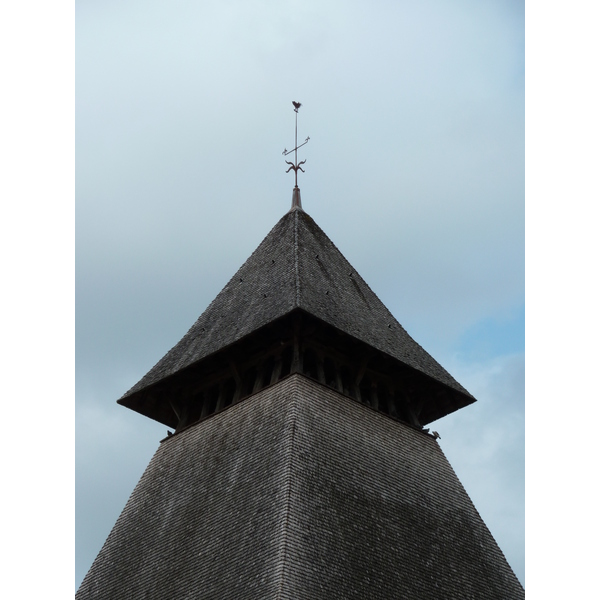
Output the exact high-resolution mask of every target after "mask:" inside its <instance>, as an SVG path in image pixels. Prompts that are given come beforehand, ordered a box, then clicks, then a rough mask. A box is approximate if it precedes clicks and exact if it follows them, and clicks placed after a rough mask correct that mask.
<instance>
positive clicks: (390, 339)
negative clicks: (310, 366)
mask: <svg viewBox="0 0 600 600" xmlns="http://www.w3.org/2000/svg"><path fill="white" fill-rule="evenodd" d="M298 311H301V312H303V313H308V314H309V315H311V316H312V317H315V318H316V319H318V320H319V321H320V322H323V323H324V324H326V325H328V326H331V327H332V328H334V329H335V330H337V331H338V332H341V333H342V334H345V335H346V336H349V337H350V338H353V339H354V340H357V341H358V342H362V343H364V344H365V345H366V346H368V347H370V348H372V349H374V350H376V351H379V352H381V353H384V354H385V355H386V360H387V359H388V358H389V359H392V362H394V360H395V361H398V362H399V363H401V365H402V367H403V368H405V367H409V368H410V370H411V371H416V372H419V373H421V374H422V375H424V376H426V378H427V380H429V381H433V382H434V383H435V382H437V385H438V388H439V387H440V386H441V387H443V388H446V390H448V388H449V389H450V390H451V391H452V392H453V393H452V395H453V397H455V398H461V400H459V401H458V403H457V402H456V401H455V402H454V404H453V406H452V408H451V410H450V409H449V410H444V411H443V413H440V411H436V412H435V415H434V414H433V413H432V419H431V420H433V417H435V418H439V417H440V416H443V414H447V412H451V411H452V410H456V409H457V408H460V406H461V405H462V406H464V405H466V404H470V403H471V402H474V398H473V397H472V396H471V395H470V394H469V393H468V392H467V391H466V390H465V389H464V388H463V387H462V386H461V385H460V384H459V383H458V382H457V381H456V380H455V379H454V378H453V377H452V376H451V375H450V374H449V373H448V372H447V371H446V370H445V369H444V368H443V367H442V366H440V365H439V364H438V363H437V362H436V361H435V360H434V359H433V358H432V357H431V356H430V355H429V354H428V353H427V352H425V350H423V348H421V346H420V345H419V344H417V343H416V342H415V341H414V340H413V339H412V338H411V337H410V336H409V335H408V333H406V331H405V330H404V328H403V327H402V326H401V325H400V323H398V321H397V320H396V319H395V318H394V317H393V316H392V314H391V313H390V312H389V310H388V309H387V308H386V307H385V306H384V305H383V303H382V302H381V301H380V300H379V298H378V297H377V296H376V295H375V293H374V292H373V291H372V290H371V289H370V287H369V286H368V285H367V284H366V283H365V281H364V280H363V279H362V277H360V275H359V274H358V273H357V272H356V271H355V270H354V269H353V267H352V266H351V265H350V263H349V262H348V261H347V260H346V259H345V258H344V256H343V255H342V254H341V252H340V251H339V250H338V249H337V248H336V246H335V245H334V244H333V243H332V242H331V240H330V239H329V238H328V237H327V235H325V233H324V232H323V231H322V230H321V228H320V227H319V226H318V225H317V224H316V223H315V221H314V220H313V219H312V218H311V217H310V216H309V215H308V214H307V213H306V212H304V211H303V210H302V209H301V208H300V207H298V206H297V207H293V208H292V210H290V211H289V212H288V213H286V214H285V215H284V216H283V217H282V218H281V219H280V220H279V222H278V223H277V224H276V225H275V227H273V229H272V230H271V232H270V233H269V234H268V235H267V236H266V237H265V239H264V240H263V241H262V242H261V244H260V245H259V246H258V248H257V249H256V250H255V251H254V252H253V253H252V255H251V256H250V258H248V260H247V261H246V262H245V263H244V264H243V265H242V267H241V268H240V269H239V270H238V272H237V273H236V274H235V275H234V276H233V277H232V279H231V280H230V281H229V283H228V284H227V285H226V286H225V287H224V288H223V290H222V291H221V292H220V293H219V294H218V295H217V297H216V298H215V299H214V300H213V302H212V303H211V304H210V305H209V306H208V308H207V309H206V310H205V311H204V313H203V314H202V315H201V316H200V317H199V318H198V320H197V321H196V322H195V323H194V325H193V326H192V327H191V329H190V330H189V331H188V332H187V333H186V335H185V336H184V337H183V338H182V339H181V341H180V342H179V343H178V344H176V345H175V346H174V347H173V348H172V349H171V350H170V351H169V352H168V353H167V354H166V355H165V356H164V357H163V358H162V359H161V360H160V361H159V362H158V363H157V364H156V365H155V366H154V367H153V368H152V369H151V370H150V371H149V372H148V373H147V374H146V375H145V376H144V377H143V378H142V379H141V380H140V381H139V382H138V383H137V384H136V385H135V386H133V387H132V388H131V389H130V390H129V391H128V392H127V393H126V394H125V395H124V396H123V397H122V399H121V400H120V401H119V402H120V403H121V404H125V405H127V406H130V407H131V408H134V409H135V410H140V409H139V408H138V407H137V406H135V407H134V406H132V405H131V403H130V402H128V401H127V399H128V398H130V397H131V396H134V395H139V394H138V393H139V392H141V391H143V390H145V389H147V388H150V387H151V386H154V385H155V384H157V383H158V382H163V380H165V378H169V379H171V378H172V377H173V376H174V375H176V374H177V373H179V372H181V371H183V370H189V369H188V367H190V366H191V365H197V364H198V363H199V362H200V361H202V360H203V359H206V358H207V357H209V356H212V355H214V354H215V353H217V352H219V351H220V350H222V349H224V348H226V347H230V346H231V345H232V344H235V343H236V342H238V341H240V340H242V339H243V338H247V337H248V336H250V334H253V333H254V332H257V331H258V330H260V329H261V328H264V327H265V326H266V325H268V324H270V323H273V322H275V321H276V320H278V319H280V318H281V317H284V316H285V315H289V314H290V313H292V312H298ZM140 412H142V411H141V410H140ZM148 416H150V415H149V414H148ZM152 418H156V417H155V416H153V417H152Z"/></svg>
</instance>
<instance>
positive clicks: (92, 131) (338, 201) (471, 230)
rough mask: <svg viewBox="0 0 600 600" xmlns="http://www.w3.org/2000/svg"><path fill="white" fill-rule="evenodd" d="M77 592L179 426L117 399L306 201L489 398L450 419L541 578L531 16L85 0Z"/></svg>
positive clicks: (79, 27) (452, 447) (501, 539)
mask: <svg viewBox="0 0 600 600" xmlns="http://www.w3.org/2000/svg"><path fill="white" fill-rule="evenodd" d="M75 57H76V303H77V304H76V582H75V583H76V587H78V586H79V583H80V582H81V580H82V578H83V577H84V575H85V573H86V572H87V570H88V569H89V567H90V565H91V563H92V561H93V559H94V558H95V556H96V554H97V553H98V552H99V550H100V548H101V546H102V544H103V543H104V540H105V539H106V537H107V535H108V534H109V532H110V529H111V528H112V525H113V524H114V523H115V521H116V519H117V517H118V516H119V513H120V511H121V510H122V508H123V507H124V505H125V503H126V501H127V498H128V496H129V494H130V493H131V492H132V490H133V488H134V486H135V484H136V483H137V481H138V480H139V478H140V476H141V474H142V472H143V470H144V468H145V467H146V465H147V464H148V462H149V461H150V459H151V457H152V455H153V453H154V451H155V450H156V448H157V447H158V443H159V440H160V439H162V438H163V437H164V436H165V434H166V428H165V427H164V426H163V425H160V424H158V423H155V422H151V421H150V420H149V419H147V418H144V417H142V416H140V415H138V414H137V413H134V412H132V411H129V410H128V409H126V408H123V407H121V406H118V405H117V404H116V400H117V399H118V398H119V397H120V396H121V395H122V394H123V393H124V392H125V391H127V390H128V389H129V388H130V387H131V386H132V385H133V384H135V383H136V382H137V381H138V380H139V379H140V378H141V377H142V376H143V375H144V374H145V373H146V372H147V371H148V370H149V369H150V368H151V367H152V366H153V365H154V364H155V363H156V362H157V361H158V360H159V359H160V358H161V357H162V356H163V355H164V354H165V353H166V352H167V351H168V350H169V349H170V348H171V347H172V346H173V345H174V344H175V343H176V342H177V341H178V340H179V339H180V338H181V337H182V336H183V335H184V334H185V333H186V331H187V330H188V328H189V327H190V326H191V325H192V323H193V322H194V321H195V320H196V318H197V317H198V316H199V315H200V314H201V313H202V312H203V310H204V309H205V308H206V307H207V305H208V304H209V302H210V301H211V300H212V299H213V298H214V297H215V296H216V295H217V293H218V292H219V291H220V290H221V288H222V287H223V286H224V285H225V284H226V283H227V281H228V280H229V278H230V277H231V276H232V275H233V274H234V273H235V271H236V270H237V269H238V268H239V267H240V266H241V264H242V263H243V262H244V261H245V260H246V258H248V256H249V255H250V254H251V252H252V251H253V250H254V248H255V247H256V246H257V245H258V244H259V243H260V241H261V240H262V239H263V238H264V236H265V235H266V234H267V233H268V232H269V230H270V229H271V228H272V226H273V225H274V224H275V223H276V221H277V220H278V219H279V218H280V217H281V216H282V215H283V214H284V213H285V212H286V211H287V210H288V209H289V207H290V202H291V190H292V187H293V173H288V174H286V173H285V171H286V168H287V166H286V165H285V162H284V161H285V159H284V157H283V156H282V154H281V153H282V151H283V149H284V147H287V148H291V147H292V146H293V141H294V113H293V108H292V104H291V101H292V100H297V101H300V102H302V105H303V106H302V108H301V109H300V112H299V118H298V130H299V131H298V137H299V139H300V140H304V139H305V137H306V136H310V138H311V139H310V142H309V143H308V144H307V145H306V146H305V147H303V148H302V149H301V150H300V158H301V159H302V160H303V159H306V164H305V165H304V168H305V170H306V173H305V174H303V173H300V174H299V185H300V188H301V190H302V203H303V207H304V209H305V210H306V211H307V212H308V213H309V214H310V215H311V216H312V217H313V218H314V219H315V220H316V222H317V223H318V224H319V225H320V226H321V228H322V229H323V230H324V231H325V233H327V235H328V236H329V237H330V238H331V239H332V241H333V242H334V243H335V244H336V245H337V247H338V248H339V249H340V250H341V252H342V253H343V254H344V255H345V256H346V258H347V259H348V260H349V261H350V263H352V265H353V266H354V267H355V268H356V269H357V271H358V272H359V273H360V274H361V276H362V277H363V278H364V279H365V280H366V281H367V283H368V284H369V285H370V286H371V288H372V289H373V290H374V291H375V293H376V294H377V295H378V296H379V297H380V299H381V300H382V301H383V302H384V304H386V306H387V307H388V308H389V309H390V311H391V312H392V313H393V314H394V316H395V317H396V318H397V319H398V321H399V322H400V323H401V324H402V325H403V326H404V327H405V328H406V329H407V331H408V332H409V334H411V336H412V337H413V338H415V339H416V341H417V342H419V343H420V344H421V345H422V346H423V347H424V348H425V349H426V350H427V351H428V352H429V353H430V354H431V355H432V356H433V357H434V358H436V359H437V360H438V361H439V362H440V363H441V364H442V365H443V366H444V367H445V368H446V369H447V370H448V371H449V372H450V373H451V374H452V375H453V376H454V377H455V378H456V379H457V380H458V381H459V382H460V383H461V384H462V385H463V386H465V387H466V388H467V389H468V390H469V391H470V392H471V393H472V394H473V395H474V396H475V397H476V398H477V399H478V402H477V403H476V404H475V405H472V406H470V407H467V408H465V409H463V410H461V411H459V412H458V413H455V414H453V415H451V416H449V417H446V418H444V419H442V420H440V421H439V422H436V423H435V424H434V426H433V427H434V429H436V430H437V431H438V432H439V433H440V434H441V436H442V438H441V440H440V445H441V447H442V450H443V451H444V452H445V454H446V456H447V457H448V459H449V460H450V462H451V464H452V466H453V467H454V469H455V471H456V473H457V475H458V477H459V478H460V480H461V482H462V483H463V485H464V486H465V488H466V490H467V492H468V493H469V495H470V497H471V499H472V500H473V502H474V504H475V506H476V508H477V509H478V511H479V512H480V514H481V515H482V517H483V519H484V521H485V522H486V524H487V525H488V527H489V529H490V530H491V532H492V534H493V536H494V537H495V539H496V540H497V542H498V544H499V545H500V548H501V549H502V550H503V552H504V553H505V555H506V557H507V559H508V561H509V563H510V564H511V566H512V568H513V569H514V571H515V573H516V575H517V577H519V579H520V580H521V582H523V583H524V581H525V576H524V574H525V567H524V370H525V360H524V5H523V2H520V1H507V0H471V1H466V0H465V1H460V0H455V1H453V2H447V1H434V0H423V1H422V2H418V3H415V2H408V1H406V2H405V1H398V0H394V1H387V2H384V1H380V2H369V3H367V2H358V1H345V2H341V1H340V2H335V1H331V2H327V3H323V2H315V1H313V0H305V1H303V2H294V3H292V2H288V1H285V0H278V1H272V2H268V1H263V2H247V1H246V2H242V1H238V2H234V1H227V0H220V1H219V2H210V1H203V2H198V1H191V0H189V1H184V0H169V1H168V2H167V1H166V0H159V1H148V0H145V1H144V2H142V1H137V0H120V1H118V2H117V1H113V0H104V1H103V2H97V1H91V0H87V1H86V0H78V1H77V2H76V55H75Z"/></svg>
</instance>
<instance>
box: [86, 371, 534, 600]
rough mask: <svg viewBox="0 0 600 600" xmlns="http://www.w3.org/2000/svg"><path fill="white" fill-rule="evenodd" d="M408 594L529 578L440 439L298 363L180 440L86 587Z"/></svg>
mask: <svg viewBox="0 0 600 600" xmlns="http://www.w3.org/2000/svg"><path fill="white" fill-rule="evenodd" d="M404 597H408V598H411V599H416V600H418V599H421V598H422V599H428V600H429V599H431V598H445V599H447V600H451V599H459V598H460V599H461V600H462V599H465V598H477V599H478V600H479V599H500V598H502V599H506V598H523V597H524V591H523V588H522V587H521V585H520V584H519V582H518V580H517V579H516V577H515V575H514V573H513V572H512V570H511V569H510V567H509V565H508V563H507V562H506V559H505V557H504V555H503V554H502V552H501V551H500V549H499V548H498V546H497V544H496V542H495V541H494V539H493V537H492V536H491V534H490V532H489V530H488V529H487V527H486V526H485V524H484V523H483V521H482V520H481V517H480V516H479V514H478V513H477V511H476V509H475V507H474V506H473V504H472V503H471V501H470V499H469V497H468V496H467V494H466V492H465V490H464V488H463V487H462V485H461V484H460V482H459V481H458V479H457V477H456V475H455V473H454V471H453V470H452V468H451V466H450V465H449V463H448V461H447V460H446V458H445V457H444V455H443V453H442V452H441V450H440V448H439V446H438V444H437V442H436V441H435V440H434V439H433V438H432V437H431V436H428V435H427V434H424V433H422V432H419V431H416V430H415V429H413V428H411V427H409V426H407V425H404V424H403V423H400V422H397V421H393V420H391V419H388V418H386V417H385V416H384V415H381V414H379V413H377V412H375V411H373V410H370V409H369V408H368V407H365V406H363V405H361V404H359V403H357V402H355V401H352V400H351V399H349V398H347V397H345V396H343V395H342V394H339V393H337V392H336V391H334V390H332V389H330V388H328V387H326V386H324V385H321V384H319V383H317V382H315V381H313V380H310V379H308V378H306V377H305V376H303V375H300V374H292V375H290V376H289V377H287V378H285V379H283V380H281V381H279V382H278V383H277V384H276V385H272V386H269V387H267V388H265V389H263V390H262V391H260V392H258V393H256V394H254V395H253V396H251V397H249V398H248V399H247V400H246V401H244V402H241V403H239V404H237V405H235V406H232V407H230V408H229V409H228V410H226V411H223V412H221V413H218V414H215V415H214V416H213V417H211V418H209V419H206V420H203V421H200V422H199V423H198V424H196V425H194V426H191V427H189V428H188V429H186V430H184V431H182V432H181V433H179V434H177V435H174V436H172V437H170V438H167V439H166V440H165V441H164V442H163V443H162V444H161V446H160V447H159V449H158V451H157V452H156V454H155V455H154V457H153V459H152V461H151V462H150V465H149V466H148V468H147V469H146V471H145V473H144V475H143V476H142V478H141V480H140V482H139V483H138V485H137V486H136V488H135V490H134V492H133V494H132V495H131V497H130V499H129V501H128V503H127V505H126V507H125V509H124V510H123V513H122V514H121V516H120V517H119V519H118V521H117V523H116V525H115V527H114V528H113V531H112V532H111V534H110V535H109V537H108V539H107V541H106V543H105V545H104V547H103V548H102V550H101V552H100V554H99V555H98V557H97V559H96V561H95V562H94V564H93V565H92V567H91V569H90V571H89V573H88V574H87V576H86V578H85V579H84V581H83V583H82V584H81V587H80V589H79V591H78V593H77V600H84V599H85V600H87V599H89V598H112V599H115V600H117V599H120V598H123V599H125V598H127V599H131V598H133V599H136V598H144V599H147V600H164V599H165V598H215V599H220V600H221V599H223V600H224V599H231V600H234V599H235V600H259V599H260V600H268V599H273V600H292V599H293V600H309V599H310V600H319V599H323V600H325V599H327V600H332V599H333V600H335V599H337V598H339V599H344V600H347V599H350V598H356V599H361V600H362V599H364V598H370V599H374V600H383V599H386V600H387V599H390V598H404Z"/></svg>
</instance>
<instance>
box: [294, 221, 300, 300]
mask: <svg viewBox="0 0 600 600" xmlns="http://www.w3.org/2000/svg"><path fill="white" fill-rule="evenodd" d="M294 273H295V276H296V306H300V271H299V268H298V211H297V210H295V211H294Z"/></svg>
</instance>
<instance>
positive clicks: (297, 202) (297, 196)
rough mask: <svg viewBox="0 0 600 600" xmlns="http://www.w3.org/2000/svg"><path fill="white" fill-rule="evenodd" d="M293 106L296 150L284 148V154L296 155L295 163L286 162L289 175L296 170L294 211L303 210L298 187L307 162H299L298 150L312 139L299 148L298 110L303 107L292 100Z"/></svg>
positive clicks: (293, 197)
mask: <svg viewBox="0 0 600 600" xmlns="http://www.w3.org/2000/svg"><path fill="white" fill-rule="evenodd" d="M292 104H293V106H294V112H295V113H296V132H295V136H294V148H293V149H292V150H287V149H285V148H284V150H283V152H282V154H283V155H284V156H287V155H288V154H291V153H292V152H293V153H294V162H290V161H289V160H286V161H285V162H286V163H287V164H288V165H290V167H289V168H288V170H287V171H286V173H289V172H290V171H291V170H292V169H294V175H295V182H294V190H293V192H292V209H293V208H295V207H298V208H302V204H301V202H300V188H299V187H298V169H300V170H301V171H302V172H303V173H304V172H305V171H304V169H303V168H302V165H303V164H304V163H305V162H306V161H305V160H303V161H302V162H300V163H299V162H298V148H302V146H304V145H305V144H308V140H310V137H307V138H306V139H305V140H304V142H303V143H302V144H300V145H299V146H298V109H299V108H300V107H301V106H302V104H300V102H295V101H293V100H292Z"/></svg>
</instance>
